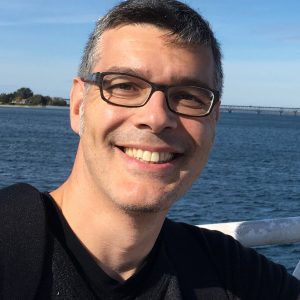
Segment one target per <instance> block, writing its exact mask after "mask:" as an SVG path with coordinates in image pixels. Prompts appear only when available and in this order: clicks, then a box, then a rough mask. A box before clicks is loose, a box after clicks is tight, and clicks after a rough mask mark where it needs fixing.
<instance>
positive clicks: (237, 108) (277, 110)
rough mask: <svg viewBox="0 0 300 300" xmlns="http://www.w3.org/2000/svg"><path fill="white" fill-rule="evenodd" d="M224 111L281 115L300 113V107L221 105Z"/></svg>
mask: <svg viewBox="0 0 300 300" xmlns="http://www.w3.org/2000/svg"><path fill="white" fill-rule="evenodd" d="M221 111H223V112H228V113H232V112H249V113H250V112H252V113H257V114H263V113H268V114H279V115H295V116H296V115H300V107H298V108H296V107H271V106H251V105H250V106H243V105H221Z"/></svg>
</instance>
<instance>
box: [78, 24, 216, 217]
mask: <svg viewBox="0 0 300 300" xmlns="http://www.w3.org/2000/svg"><path fill="white" fill-rule="evenodd" d="M166 33H167V32H166V31H164V30H161V29H158V28H157V27H154V26H151V25H126V26H123V27H119V28H116V29H112V30H108V31H106V32H105V33H104V34H103V36H102V40H101V43H100V46H99V51H100V54H101V55H100V56H101V58H100V60H99V61H98V62H97V64H96V65H95V67H94V70H93V72H104V71H120V72H130V73H132V74H136V75H139V76H141V77H143V78H145V79H147V80H150V81H152V82H154V83H157V84H169V85H171V84H183V83H187V82H189V81H190V82H192V81H199V82H202V83H204V84H206V85H207V86H209V87H211V88H212V87H213V68H214V63H213V59H212V54H211V50H210V49H208V48H206V47H201V48H200V47H199V48H198V49H197V51H195V49H194V50H192V49H187V48H183V47H180V46H176V45H175V44H171V43H168V42H166V37H165V36H164V35H165V34H166ZM217 110H218V107H216V108H215V109H214V111H213V112H212V113H211V115H209V116H207V117H204V118H189V117H183V116H178V115H176V114H174V113H173V112H171V111H169V110H168V108H167V105H166V101H165V97H164V94H163V93H162V92H160V91H158V92H155V93H154V94H153V95H152V97H151V98H150V100H149V101H148V102H147V104H146V105H145V106H143V107H139V108H125V107H118V106H114V105H111V104H108V103H106V102H104V101H103V100H101V98H100V93H99V88H98V87H97V86H94V85H92V86H91V87H90V89H89V90H88V93H87V95H86V99H85V105H84V114H83V117H82V119H83V122H84V130H83V132H82V134H81V139H80V144H79V151H78V161H79V167H80V173H81V177H82V178H81V179H82V180H83V181H84V183H85V184H86V185H88V186H89V188H90V189H92V190H93V191H96V193H97V195H98V196H99V197H98V198H99V201H103V203H105V202H106V203H110V204H113V205H115V206H116V207H118V208H121V209H123V210H124V211H127V212H131V211H137V212H140V213H142V212H157V211H162V212H163V213H165V212H166V211H167V209H168V208H169V207H170V205H171V204H172V203H173V202H174V201H175V200H176V199H177V198H178V197H179V196H181V195H182V194H183V193H184V192H185V191H186V190H187V189H188V188H189V187H190V186H191V184H192V183H193V181H194V180H195V179H196V178H197V177H198V175H199V173H200V172H201V170H202V169H203V167H204V165H205V163H206V161H207V158H208V154H209V151H210V149H211V146H212V143H213V139H214V131H215V124H216V119H217V114H218V112H217ZM73 129H74V130H75V131H78V128H74V126H73Z"/></svg>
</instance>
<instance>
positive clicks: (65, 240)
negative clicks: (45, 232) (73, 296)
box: [44, 193, 181, 300]
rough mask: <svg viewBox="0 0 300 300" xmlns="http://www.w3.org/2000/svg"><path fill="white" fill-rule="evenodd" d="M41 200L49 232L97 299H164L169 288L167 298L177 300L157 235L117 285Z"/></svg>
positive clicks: (52, 208) (48, 198)
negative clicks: (131, 271) (133, 269)
mask: <svg viewBox="0 0 300 300" xmlns="http://www.w3.org/2000/svg"><path fill="white" fill-rule="evenodd" d="M44 198H45V201H46V202H47V203H48V205H47V207H48V219H49V220H51V221H50V223H49V225H50V231H51V232H52V234H53V235H54V236H55V237H56V238H57V239H58V240H59V241H60V243H61V245H62V246H63V247H64V248H65V249H66V250H67V252H68V254H69V255H70V256H71V257H72V261H73V263H74V265H75V266H76V268H77V271H78V273H79V274H80V276H81V277H82V278H83V279H84V280H85V282H86V284H87V286H88V287H89V288H90V290H91V291H92V293H93V294H94V295H95V296H96V297H97V298H98V299H112V300H121V299H122V300H123V299H124V300H125V299H135V298H136V297H139V298H140V297H141V299H166V298H167V297H168V298H169V296H167V294H168V293H170V291H168V290H169V289H170V287H172V286H173V287H172V291H173V293H172V295H170V297H171V298H169V299H181V296H180V292H179V290H178V288H177V289H176V287H174V280H175V281H176V276H174V272H173V270H172V267H171V265H170V264H169V262H168V260H167V259H166V254H165V251H164V250H163V245H162V241H161V235H159V237H158V238H157V241H156V243H155V245H154V247H153V249H152V250H151V252H150V253H149V255H148V256H147V257H146V259H145V260H144V262H143V263H142V265H141V267H140V268H139V270H138V272H136V273H135V274H134V275H133V276H131V277H130V278H129V279H127V280H126V281H125V282H123V283H120V282H118V281H117V280H115V279H113V278H111V277H109V276H108V275H107V274H106V273H105V272H104V271H103V270H102V269H101V267H100V266H99V265H98V264H97V263H96V261H95V260H94V258H93V257H92V256H91V254H90V253H89V252H88V251H87V249H86V248H85V247H84V246H83V245H82V244H81V242H80V241H79V239H78V238H77V236H76V235H75V233H74V232H73V231H72V229H71V228H70V226H69V224H68V223H67V221H66V219H65V218H64V216H63V214H62V213H61V211H60V209H59V208H58V207H57V205H56V203H55V201H54V199H53V198H52V197H51V195H49V194H48V193H45V194H44Z"/></svg>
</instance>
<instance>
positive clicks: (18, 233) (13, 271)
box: [0, 184, 46, 299]
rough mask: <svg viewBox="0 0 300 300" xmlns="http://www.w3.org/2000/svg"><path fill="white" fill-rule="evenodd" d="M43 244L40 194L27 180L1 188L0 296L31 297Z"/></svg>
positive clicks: (42, 209)
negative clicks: (23, 182) (24, 182)
mask: <svg viewBox="0 0 300 300" xmlns="http://www.w3.org/2000/svg"><path fill="white" fill-rule="evenodd" d="M45 247H46V214H45V209H44V204H43V199H42V194H41V193H40V192H39V191H38V190H37V189H35V188H34V187H32V186H31V185H28V184H15V185H12V186H9V187H6V188H4V189H1V190H0V285H1V291H0V298H1V296H3V295H9V296H10V299H19V296H18V295H23V296H24V295H26V296H24V298H26V299H32V298H33V296H32V293H34V292H35V290H36V287H37V284H38V283H39V280H40V274H41V270H42V265H43V260H44V254H45ZM28 272H29V273H28ZM28 274H30V276H29V275H28ZM12 282H14V283H15V285H12V284H11V283H12ZM16 287H17V288H16ZM30 287H32V288H30ZM27 296H28V297H27ZM1 299H2V298H1Z"/></svg>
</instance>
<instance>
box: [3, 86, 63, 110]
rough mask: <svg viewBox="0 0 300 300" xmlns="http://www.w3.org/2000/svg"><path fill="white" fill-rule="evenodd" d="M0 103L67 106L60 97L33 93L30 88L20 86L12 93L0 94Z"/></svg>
mask: <svg viewBox="0 0 300 300" xmlns="http://www.w3.org/2000/svg"><path fill="white" fill-rule="evenodd" d="M0 104H9V105H32V106H34V105H42V106H46V105H55V106H67V101H66V100H65V99H63V98H60V97H53V98H52V97H49V96H43V95H39V94H34V93H33V92H32V90H31V89H30V88H27V87H21V88H19V89H18V90H16V91H15V92H13V93H9V94H5V93H1V94H0Z"/></svg>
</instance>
